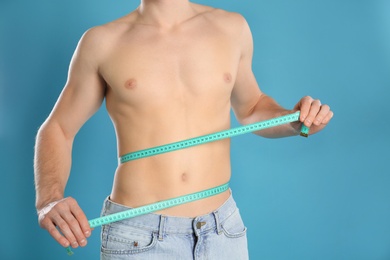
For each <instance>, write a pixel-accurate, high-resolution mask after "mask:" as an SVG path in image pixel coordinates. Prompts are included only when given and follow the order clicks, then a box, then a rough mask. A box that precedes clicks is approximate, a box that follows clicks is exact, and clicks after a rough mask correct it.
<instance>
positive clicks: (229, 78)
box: [223, 73, 232, 83]
mask: <svg viewBox="0 0 390 260" xmlns="http://www.w3.org/2000/svg"><path fill="white" fill-rule="evenodd" d="M223 80H224V81H225V82H226V83H230V82H232V74H230V73H225V74H223Z"/></svg>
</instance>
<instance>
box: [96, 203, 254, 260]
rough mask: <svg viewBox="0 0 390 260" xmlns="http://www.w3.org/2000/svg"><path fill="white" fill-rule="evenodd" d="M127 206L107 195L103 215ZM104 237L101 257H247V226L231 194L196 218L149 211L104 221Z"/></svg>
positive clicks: (242, 259) (183, 259) (239, 259)
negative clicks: (107, 221)
mask: <svg viewBox="0 0 390 260" xmlns="http://www.w3.org/2000/svg"><path fill="white" fill-rule="evenodd" d="M128 209H129V208H128V207H126V206H123V205H119V204H117V203H114V202H112V201H110V200H109V198H107V199H106V200H105V201H104V206H103V211H102V216H105V215H109V214H113V213H117V212H120V211H124V210H128ZM101 241H102V245H101V254H100V255H101V259H110V260H111V259H112V260H114V259H115V260H122V259H143V260H148V259H159V260H165V259H167V260H175V259H178V260H187V259H188V260H190V259H195V260H206V259H210V260H213V259H216V260H224V259H229V260H235V259H237V260H245V259H248V247H247V238H246V227H245V226H244V223H243V221H242V219H241V216H240V213H239V210H238V208H237V206H236V203H235V201H234V199H233V197H232V196H230V197H229V199H228V200H227V201H226V202H225V203H224V204H223V205H222V206H221V207H220V208H218V209H217V210H215V211H214V212H212V213H210V214H207V215H203V216H199V217H196V218H186V217H173V216H164V215H158V214H147V215H143V216H138V217H134V218H130V219H126V220H122V221H118V222H114V223H111V224H108V225H104V226H103V227H102V232H101Z"/></svg>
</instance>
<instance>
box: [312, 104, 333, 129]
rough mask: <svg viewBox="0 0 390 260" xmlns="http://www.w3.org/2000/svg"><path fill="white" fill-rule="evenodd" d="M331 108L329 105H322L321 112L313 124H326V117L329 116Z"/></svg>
mask: <svg viewBox="0 0 390 260" xmlns="http://www.w3.org/2000/svg"><path fill="white" fill-rule="evenodd" d="M329 111H330V107H329V106H328V105H322V106H321V109H320V111H319V112H318V114H317V115H316V117H315V118H314V121H313V124H314V125H316V126H319V125H321V124H323V123H324V119H325V117H326V116H327V115H328V113H329Z"/></svg>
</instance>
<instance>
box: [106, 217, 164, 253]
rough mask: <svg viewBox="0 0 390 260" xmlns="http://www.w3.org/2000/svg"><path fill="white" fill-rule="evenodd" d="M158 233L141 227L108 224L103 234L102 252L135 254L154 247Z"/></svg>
mask: <svg viewBox="0 0 390 260" xmlns="http://www.w3.org/2000/svg"><path fill="white" fill-rule="evenodd" d="M156 244H157V235H156V234H155V233H153V232H152V231H148V230H144V229H142V228H140V227H133V226H128V225H126V226H124V225H118V224H115V225H108V226H106V227H105V228H104V231H103V234H102V247H101V252H102V253H104V254H115V255H134V254H139V253H143V252H146V251H149V250H151V249H153V248H154V247H155V246H156Z"/></svg>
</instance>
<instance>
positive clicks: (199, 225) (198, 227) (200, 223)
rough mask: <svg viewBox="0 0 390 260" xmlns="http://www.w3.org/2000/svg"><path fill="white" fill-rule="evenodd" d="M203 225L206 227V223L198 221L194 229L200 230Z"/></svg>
mask: <svg viewBox="0 0 390 260" xmlns="http://www.w3.org/2000/svg"><path fill="white" fill-rule="evenodd" d="M204 225H206V222H202V221H199V222H198V223H196V228H197V229H201V227H202V226H204Z"/></svg>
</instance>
